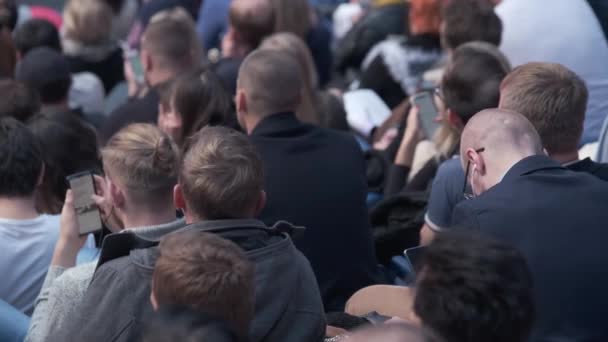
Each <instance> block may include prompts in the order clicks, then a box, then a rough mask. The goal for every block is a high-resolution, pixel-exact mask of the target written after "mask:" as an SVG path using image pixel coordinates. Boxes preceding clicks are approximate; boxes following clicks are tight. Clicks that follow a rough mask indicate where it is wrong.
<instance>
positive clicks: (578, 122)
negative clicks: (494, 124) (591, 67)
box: [499, 63, 589, 162]
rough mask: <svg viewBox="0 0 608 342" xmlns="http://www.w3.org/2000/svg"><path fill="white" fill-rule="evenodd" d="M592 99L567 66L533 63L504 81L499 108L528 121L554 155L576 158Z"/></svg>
mask: <svg viewBox="0 0 608 342" xmlns="http://www.w3.org/2000/svg"><path fill="white" fill-rule="evenodd" d="M588 97H589V93H588V91H587V87H586V85H585V82H584V81H583V80H582V79H581V78H580V77H579V76H578V75H576V74H575V73H574V72H573V71H571V70H569V69H568V68H566V67H564V66H563V65H560V64H553V63H529V64H525V65H522V66H519V67H517V68H515V69H514V70H513V71H512V72H511V73H510V74H509V75H508V76H507V77H506V78H505V79H504V81H503V82H502V84H501V87H500V105H499V107H500V108H501V109H506V110H512V111H515V112H518V113H521V114H523V115H524V116H525V117H526V118H528V120H530V122H532V125H534V127H535V128H536V130H537V131H538V133H539V134H540V138H541V140H542V142H543V146H544V148H545V149H546V150H547V152H548V153H549V155H550V156H555V157H558V156H560V155H574V156H576V155H577V154H578V145H579V143H580V140H581V135H582V134H583V122H584V121H585V111H586V108H587V99H588ZM568 161H571V160H564V161H563V162H568Z"/></svg>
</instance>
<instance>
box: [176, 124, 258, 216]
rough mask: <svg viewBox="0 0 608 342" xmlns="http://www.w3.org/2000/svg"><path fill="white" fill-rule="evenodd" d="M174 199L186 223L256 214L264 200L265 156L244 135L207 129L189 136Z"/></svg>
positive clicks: (218, 128) (224, 129)
mask: <svg viewBox="0 0 608 342" xmlns="http://www.w3.org/2000/svg"><path fill="white" fill-rule="evenodd" d="M174 199H175V206H176V207H177V208H180V209H182V210H183V211H184V215H185V217H186V222H187V223H193V222H199V221H202V220H223V219H244V218H253V217H256V216H257V215H258V214H259V212H260V211H261V210H262V209H263V208H264V205H265V204H266V194H265V192H264V168H263V164H262V160H261V159H260V156H259V155H258V153H257V151H256V149H255V147H254V146H253V145H252V144H251V142H250V141H249V139H248V138H247V137H246V136H245V135H244V134H242V133H239V132H237V131H235V130H232V129H229V128H225V127H221V126H216V127H211V126H207V127H204V128H203V129H201V130H200V131H199V132H198V133H196V134H195V135H194V136H193V137H192V138H191V141H190V146H189V149H188V151H187V152H186V154H185V156H184V158H183V160H182V166H181V171H180V175H179V184H178V186H176V187H175V194H174Z"/></svg>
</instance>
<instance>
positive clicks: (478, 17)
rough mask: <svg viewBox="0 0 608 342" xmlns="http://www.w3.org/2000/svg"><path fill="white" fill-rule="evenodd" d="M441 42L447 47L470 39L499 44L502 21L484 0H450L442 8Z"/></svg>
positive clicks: (452, 46)
mask: <svg viewBox="0 0 608 342" xmlns="http://www.w3.org/2000/svg"><path fill="white" fill-rule="evenodd" d="M442 13H443V14H442V16H443V25H442V26H443V27H442V42H443V44H444V46H445V47H446V48H448V49H456V48H457V47H459V46H460V45H462V44H464V43H468V42H472V41H482V42H487V43H491V44H494V45H496V46H498V45H500V41H501V38H502V21H501V20H500V18H499V17H498V15H496V13H495V12H494V8H493V7H492V5H490V4H489V3H487V2H485V1H472V0H450V1H449V2H447V4H446V5H444V7H443V10H442Z"/></svg>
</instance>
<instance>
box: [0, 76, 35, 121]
mask: <svg viewBox="0 0 608 342" xmlns="http://www.w3.org/2000/svg"><path fill="white" fill-rule="evenodd" d="M0 94H2V96H0V117H6V116H11V117H13V118H15V119H17V120H19V121H21V122H25V121H27V120H28V119H29V118H30V117H32V116H34V115H35V114H36V113H38V111H39V110H40V96H39V95H38V93H37V92H36V91H35V90H34V89H32V88H30V87H28V86H27V85H25V84H23V83H21V82H17V81H13V80H11V79H5V80H0Z"/></svg>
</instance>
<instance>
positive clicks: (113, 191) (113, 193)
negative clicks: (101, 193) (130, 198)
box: [108, 181, 126, 208]
mask: <svg viewBox="0 0 608 342" xmlns="http://www.w3.org/2000/svg"><path fill="white" fill-rule="evenodd" d="M108 190H109V191H110V199H111V200H112V204H113V205H114V207H116V208H124V207H125V204H126V198H125V194H124V192H123V191H122V190H121V189H120V188H119V187H118V186H116V184H114V182H112V181H109V182H108Z"/></svg>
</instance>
